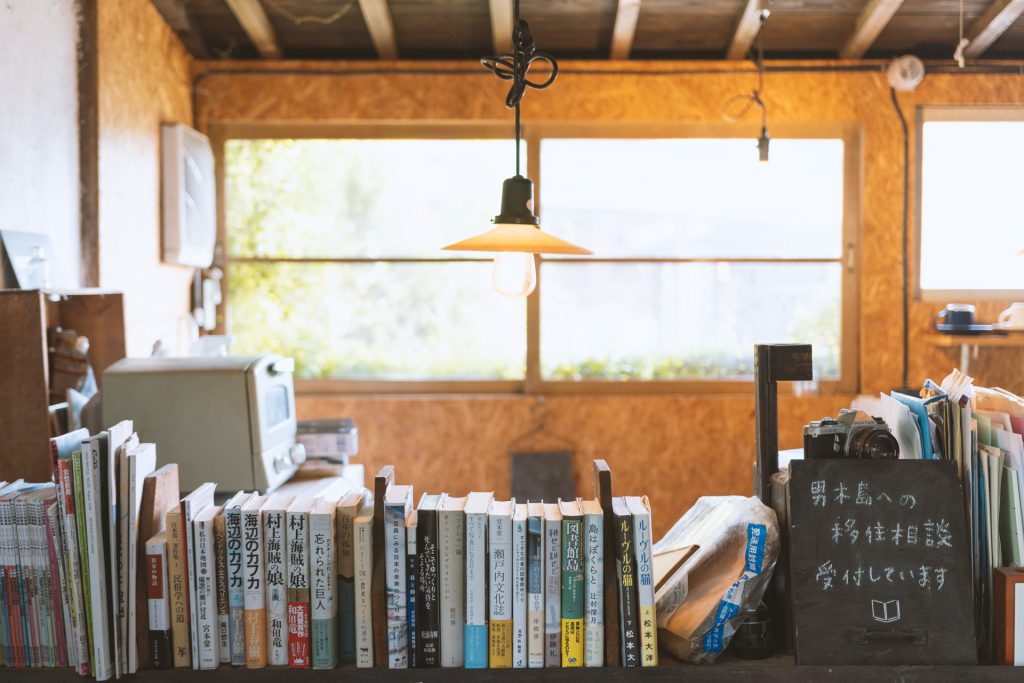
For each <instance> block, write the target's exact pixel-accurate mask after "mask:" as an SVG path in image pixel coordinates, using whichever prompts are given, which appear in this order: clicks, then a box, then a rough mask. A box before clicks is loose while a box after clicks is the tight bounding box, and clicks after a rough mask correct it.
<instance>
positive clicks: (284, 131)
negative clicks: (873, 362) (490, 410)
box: [208, 121, 863, 395]
mask: <svg viewBox="0 0 1024 683" xmlns="http://www.w3.org/2000/svg"><path fill="white" fill-rule="evenodd" d="M758 133H759V129H757V128H755V127H753V126H750V125H744V124H689V123H687V124H660V125H650V124H634V123H607V124H593V123H553V122H535V123H525V124H524V125H523V140H524V142H525V144H526V149H527V172H528V174H529V176H530V178H532V179H533V181H534V183H535V185H536V189H537V191H536V196H535V199H534V203H535V209H536V210H537V211H538V213H540V212H541V211H542V207H541V206H540V195H541V193H540V187H541V182H542V180H541V169H540V144H541V141H542V140H543V139H545V138H595V139H644V138H651V139H660V138H680V139H685V138H703V139H707V138H723V139H735V138H741V139H742V138H750V139H751V141H752V142H751V144H752V146H751V154H752V155H753V154H754V151H755V150H754V147H753V140H755V139H756V138H757V135H758ZM771 133H772V137H773V138H776V139H786V138H796V139H815V138H817V139H821V138H826V139H839V140H841V141H842V142H843V215H842V244H843V245H844V254H843V256H842V257H840V258H839V259H817V258H815V259H804V258H788V259H786V258H782V259H774V258H764V259H761V258H751V259H743V258H735V259H716V258H681V259H680V258H665V259H660V258H598V259H591V258H580V259H572V260H574V261H576V260H578V261H582V262H586V261H597V262H611V263H663V262H680V263H684V262H685V263H690V262H693V263H696V262H719V261H725V262H754V263H761V262H764V263H787V262H790V263H808V262H812V263H818V262H840V263H842V264H843V268H842V282H841V287H840V291H841V302H840V304H841V319H840V370H839V378H838V379H837V380H821V381H818V382H817V388H818V391H820V392H821V393H826V394H827V393H856V392H857V390H858V389H859V367H860V362H859V290H860V287H859V268H858V266H857V263H858V260H859V259H858V258H857V254H858V249H859V243H860V232H861V230H860V226H861V204H860V195H861V187H862V184H863V179H862V170H861V169H862V145H861V135H860V130H859V128H858V127H857V126H855V125H853V124H842V123H837V124H801V125H792V124H789V125H787V124H781V123H780V124H773V125H772V130H771ZM208 134H209V136H210V140H211V143H212V146H213V150H214V157H215V161H216V169H217V195H218V200H219V201H218V202H217V235H218V242H219V243H220V244H221V245H225V248H224V253H223V265H224V266H225V267H224V278H225V282H224V285H225V309H226V304H227V291H226V290H227V287H226V284H227V282H226V280H227V278H228V277H229V269H228V268H227V265H228V263H229V262H230V260H231V259H230V255H229V254H228V253H227V249H226V245H227V239H226V238H227V232H226V231H227V222H226V202H225V201H223V198H224V197H225V188H226V174H225V170H224V160H225V158H224V148H225V143H226V142H227V141H228V140H230V139H259V138H293V139H302V138H307V139H308V138H349V139H366V138H389V139H454V140H457V139H509V137H510V131H509V126H506V125H503V124H502V125H495V124H492V123H475V122H466V121H457V122H431V123H413V124H410V123H408V122H375V123H371V124H363V123H353V124H334V123H325V124H281V125H277V124H239V123H214V124H211V125H210V127H209V130H208ZM468 229H469V227H467V230H468ZM246 260H247V261H253V260H264V261H273V262H282V261H289V260H292V261H294V260H295V259H277V258H268V259H246ZM307 260H308V261H318V262H339V263H343V262H351V261H360V260H366V259H344V258H337V259H335V258H327V259H300V260H299V261H307ZM409 260H410V261H416V262H421V261H422V262H430V261H438V262H447V261H455V260H458V261H467V260H469V261H489V260H490V259H489V258H479V259H447V258H444V257H441V256H439V257H438V258H437V259H409ZM537 265H538V269H537V278H538V282H537V289H536V290H535V291H534V292H533V293H532V294H530V296H528V297H527V300H526V317H527V322H526V335H527V343H526V363H525V377H524V379H522V380H349V379H299V380H296V383H295V384H296V392H297V393H299V394H305V395H318V394H319V395H332V394H531V395H537V394H549V395H571V394H743V395H749V393H750V391H751V390H752V388H753V384H754V382H753V378H750V379H735V380H729V379H722V380H693V379H688V380H545V379H543V377H542V376H541V369H540V292H541V282H540V277H541V275H540V273H541V269H540V257H538V264H537ZM224 331H225V330H224V329H223V326H221V327H220V328H219V332H221V333H223V332H224ZM751 357H753V349H751ZM780 388H781V390H782V392H783V393H787V392H790V393H791V392H793V391H794V388H793V387H792V386H788V385H783V386H782V387H780Z"/></svg>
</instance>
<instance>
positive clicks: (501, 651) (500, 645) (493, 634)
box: [488, 619, 512, 669]
mask: <svg viewBox="0 0 1024 683" xmlns="http://www.w3.org/2000/svg"><path fill="white" fill-rule="evenodd" d="M489 628H490V638H488V640H489V641H490V658H489V660H490V667H491V668H492V669H511V668H512V621H511V620H510V619H492V620H491V623H490V627H489Z"/></svg>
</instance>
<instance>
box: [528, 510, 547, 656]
mask: <svg viewBox="0 0 1024 683" xmlns="http://www.w3.org/2000/svg"><path fill="white" fill-rule="evenodd" d="M526 507H527V518H526V619H527V641H528V642H527V660H526V661H527V665H528V666H529V667H530V668H531V669H535V668H541V667H543V666H544V503H528V504H527V506H526Z"/></svg>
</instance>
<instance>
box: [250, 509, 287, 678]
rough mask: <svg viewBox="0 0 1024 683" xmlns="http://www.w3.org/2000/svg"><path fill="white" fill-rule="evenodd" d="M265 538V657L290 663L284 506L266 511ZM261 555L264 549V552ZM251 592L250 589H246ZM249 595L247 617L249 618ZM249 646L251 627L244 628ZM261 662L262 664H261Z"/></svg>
mask: <svg viewBox="0 0 1024 683" xmlns="http://www.w3.org/2000/svg"><path fill="white" fill-rule="evenodd" d="M263 542H264V543H265V544H266V548H267V553H266V561H267V586H266V612H265V618H266V621H265V625H266V643H267V648H266V661H265V663H267V664H270V665H271V666H287V665H288V583H287V579H286V573H285V572H286V569H287V566H286V563H285V515H284V512H283V511H281V510H267V511H266V512H265V513H263ZM261 557H262V553H261ZM246 595H248V592H247V593H246ZM248 610H249V608H248V598H247V599H246V620H247V621H248V619H249V616H248V615H249V611H248ZM245 643H246V647H249V628H248V627H246V631H245ZM261 666H262V665H261Z"/></svg>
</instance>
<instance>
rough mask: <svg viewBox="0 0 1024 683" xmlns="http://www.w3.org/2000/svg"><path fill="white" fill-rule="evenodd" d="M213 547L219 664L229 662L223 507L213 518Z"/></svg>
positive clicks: (225, 543) (229, 616) (229, 626)
mask: <svg viewBox="0 0 1024 683" xmlns="http://www.w3.org/2000/svg"><path fill="white" fill-rule="evenodd" d="M213 547H214V552H215V553H216V555H215V562H214V565H215V567H216V577H215V580H214V586H215V587H216V589H217V651H218V654H219V661H220V663H221V664H230V663H231V615H230V612H229V611H228V555H227V523H226V520H225V519H224V509H223V508H221V512H220V513H219V514H218V515H217V516H216V517H214V518H213Z"/></svg>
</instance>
